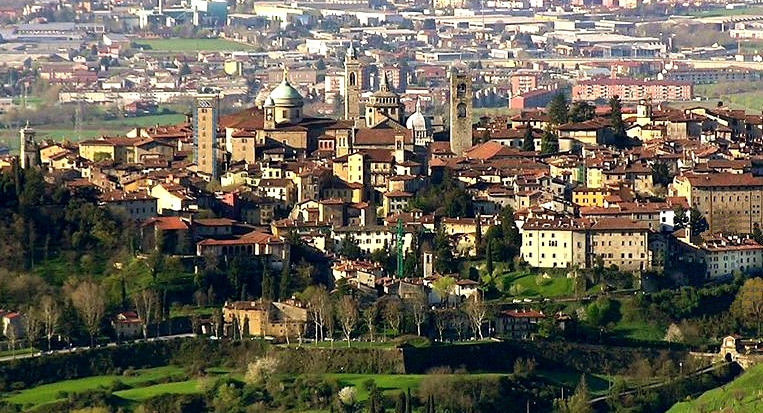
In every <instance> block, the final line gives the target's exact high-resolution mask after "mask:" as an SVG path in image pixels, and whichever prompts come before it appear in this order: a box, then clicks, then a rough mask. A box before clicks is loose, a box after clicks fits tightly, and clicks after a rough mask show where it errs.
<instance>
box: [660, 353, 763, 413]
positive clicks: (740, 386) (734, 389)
mask: <svg viewBox="0 0 763 413" xmlns="http://www.w3.org/2000/svg"><path fill="white" fill-rule="evenodd" d="M762 381H763V365H758V366H755V367H753V368H751V369H750V370H748V371H746V372H744V373H743V374H742V375H741V376H739V377H738V378H737V379H736V380H734V381H732V382H731V383H729V384H727V385H725V386H723V387H719V388H716V389H713V390H710V391H708V392H705V393H704V394H702V395H701V396H699V397H698V398H696V399H694V400H692V401H688V402H681V403H677V404H676V405H675V406H673V407H672V408H671V409H670V410H668V411H667V413H693V412H706V413H712V412H721V411H733V412H734V413H759V412H763V391H761V385H760V383H761V382H762ZM726 409H730V410H726Z"/></svg>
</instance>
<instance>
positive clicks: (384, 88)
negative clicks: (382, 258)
mask: <svg viewBox="0 0 763 413" xmlns="http://www.w3.org/2000/svg"><path fill="white" fill-rule="evenodd" d="M379 91H380V92H389V79H388V78H387V72H386V71H385V72H384V74H383V75H382V78H381V82H380V83H379Z"/></svg>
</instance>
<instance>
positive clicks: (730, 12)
mask: <svg viewBox="0 0 763 413" xmlns="http://www.w3.org/2000/svg"><path fill="white" fill-rule="evenodd" d="M741 14H763V8H761V7H745V8H738V9H725V8H715V9H712V10H708V11H703V12H699V13H692V14H691V15H692V16H694V17H720V16H737V15H741Z"/></svg>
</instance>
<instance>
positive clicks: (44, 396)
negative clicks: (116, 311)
mask: <svg viewBox="0 0 763 413" xmlns="http://www.w3.org/2000/svg"><path fill="white" fill-rule="evenodd" d="M182 372H183V370H182V369H181V368H180V367H175V366H165V367H157V368H154V369H146V370H137V372H136V374H135V375H133V376H124V375H105V376H93V377H86V378H82V379H75V380H66V381H60V382H57V383H51V384H44V385H42V386H37V387H33V388H30V389H25V390H22V391H20V392H17V393H15V394H10V395H6V397H5V401H7V402H10V403H16V404H21V405H34V406H36V405H40V404H45V403H50V402H53V401H56V400H59V399H61V398H63V397H65V396H63V395H64V393H72V392H81V391H85V390H92V389H97V388H99V387H101V386H109V385H110V384H111V383H113V382H114V381H116V380H119V381H121V382H122V383H124V384H126V385H128V386H137V385H140V384H143V383H148V382H151V381H156V380H161V379H167V378H169V377H170V376H173V375H176V374H182ZM152 387H153V386H152ZM133 390H134V389H133ZM139 394H140V393H138V395H139ZM136 397H137V396H136Z"/></svg>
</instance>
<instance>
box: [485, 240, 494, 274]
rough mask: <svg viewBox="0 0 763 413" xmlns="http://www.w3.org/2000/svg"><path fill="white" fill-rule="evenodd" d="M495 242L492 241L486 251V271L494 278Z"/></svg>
mask: <svg viewBox="0 0 763 413" xmlns="http://www.w3.org/2000/svg"><path fill="white" fill-rule="evenodd" d="M494 242H495V240H492V239H491V240H490V241H488V242H487V248H486V250H485V270H486V271H487V276H488V277H492V276H493V243H494Z"/></svg>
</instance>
